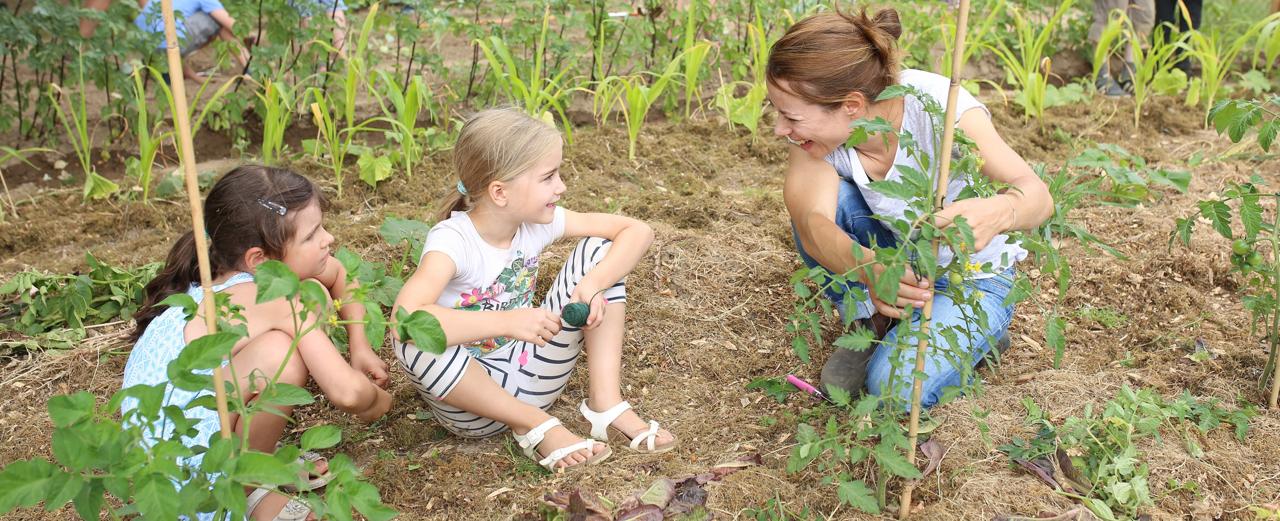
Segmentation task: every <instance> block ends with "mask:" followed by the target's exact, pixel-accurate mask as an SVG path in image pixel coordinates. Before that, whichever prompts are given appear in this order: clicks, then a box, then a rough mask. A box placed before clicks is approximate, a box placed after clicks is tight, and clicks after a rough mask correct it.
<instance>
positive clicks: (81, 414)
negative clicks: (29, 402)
mask: <svg viewBox="0 0 1280 521" xmlns="http://www.w3.org/2000/svg"><path fill="white" fill-rule="evenodd" d="M93 403H94V398H93V395H92V394H89V393H88V392H87V391H80V392H78V393H75V394H62V395H58V396H54V397H53V398H50V399H49V418H50V419H52V420H53V426H54V427H57V428H60V429H62V428H66V427H70V426H72V425H74V424H76V423H78V422H79V421H80V420H82V419H85V418H87V417H89V416H90V415H91V414H93Z"/></svg>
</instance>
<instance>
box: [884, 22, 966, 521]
mask: <svg viewBox="0 0 1280 521" xmlns="http://www.w3.org/2000/svg"><path fill="white" fill-rule="evenodd" d="M957 10H958V11H959V17H958V18H957V19H956V44H955V47H953V48H952V57H951V64H952V65H951V88H950V90H948V91H947V113H946V116H944V117H943V121H942V149H941V150H938V151H937V153H938V157H937V160H938V161H939V162H940V163H939V165H938V179H937V180H936V182H935V183H934V186H935V191H936V194H935V198H934V203H933V205H934V208H936V209H939V210H941V209H942V204H943V202H944V200H945V198H946V196H947V184H948V181H949V178H950V176H951V146H952V144H953V142H954V141H955V135H956V125H955V119H956V98H957V97H958V96H959V94H960V71H961V70H963V69H964V63H963V62H962V61H961V60H963V59H964V37H965V33H966V32H968V28H969V0H960V5H959V7H957ZM933 251H934V254H935V256H936V255H937V252H938V239H936V238H935V239H933ZM932 317H933V299H929V300H926V301H925V303H924V309H923V310H921V320H920V343H919V344H917V345H916V369H915V371H914V372H913V373H912V376H911V380H912V382H911V419H910V423H908V427H907V461H909V462H911V465H912V466H915V464H916V440H917V439H918V438H919V435H920V394H921V392H922V391H923V389H924V380H921V379H920V376H919V375H920V374H921V373H923V372H924V357H925V351H927V350H928V348H929V320H930V319H931V318H932ZM915 486H916V483H915V481H908V482H907V483H906V485H905V486H903V488H902V497H901V499H900V500H899V502H898V519H906V517H907V514H909V513H911V492H912V491H913V490H914V489H915Z"/></svg>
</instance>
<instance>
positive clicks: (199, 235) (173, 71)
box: [160, 0, 231, 439]
mask: <svg viewBox="0 0 1280 521" xmlns="http://www.w3.org/2000/svg"><path fill="white" fill-rule="evenodd" d="M160 12H161V13H162V14H163V16H164V45H165V50H166V54H167V55H168V58H169V85H170V89H171V92H172V93H173V103H174V110H175V111H177V113H176V114H174V115H173V124H174V126H176V127H178V139H179V140H180V141H179V142H180V143H181V144H182V146H181V147H179V148H180V150H181V151H182V173H183V174H184V177H185V178H186V182H187V204H189V205H191V233H192V235H193V236H194V238H195V240H196V261H197V263H198V265H199V267H200V289H201V290H203V291H204V295H205V298H204V300H202V301H201V302H200V306H201V307H202V308H203V311H204V323H205V327H206V328H208V332H209V333H213V332H215V331H217V330H218V316H217V311H218V310H217V306H215V305H214V301H216V300H217V299H215V298H213V276H212V274H211V273H210V270H209V243H208V241H207V240H205V230H204V206H203V205H202V204H201V202H200V184H199V182H198V181H197V178H196V153H195V145H194V144H192V142H191V121H190V120H189V119H188V117H187V114H188V112H187V88H186V83H185V82H186V79H185V78H183V75H182V55H181V54H180V50H179V49H180V48H179V47H178V31H177V29H175V27H176V26H175V25H174V19H173V0H161V1H160ZM224 362H225V360H224ZM223 381H225V378H224V377H223V374H222V366H221V365H219V366H218V367H216V368H214V370H213V391H214V397H215V399H216V401H217V404H218V422H219V423H220V424H221V426H222V437H223V439H227V438H230V437H231V414H230V412H229V411H228V410H227V391H226V389H225V388H224V387H223V384H222V382H223Z"/></svg>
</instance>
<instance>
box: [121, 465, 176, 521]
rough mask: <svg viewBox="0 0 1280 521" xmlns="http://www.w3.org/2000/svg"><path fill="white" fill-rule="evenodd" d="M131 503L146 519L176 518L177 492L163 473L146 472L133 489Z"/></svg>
mask: <svg viewBox="0 0 1280 521" xmlns="http://www.w3.org/2000/svg"><path fill="white" fill-rule="evenodd" d="M131 499H133V504H134V505H136V506H137V507H138V512H139V513H141V514H142V516H143V517H144V518H147V519H177V518H178V494H177V489H175V488H174V487H173V482H172V481H170V480H169V477H168V476H165V475H164V474H159V473H154V474H147V475H146V476H143V477H142V478H141V479H139V480H138V482H137V485H136V486H135V488H134V490H133V497H132V498H131Z"/></svg>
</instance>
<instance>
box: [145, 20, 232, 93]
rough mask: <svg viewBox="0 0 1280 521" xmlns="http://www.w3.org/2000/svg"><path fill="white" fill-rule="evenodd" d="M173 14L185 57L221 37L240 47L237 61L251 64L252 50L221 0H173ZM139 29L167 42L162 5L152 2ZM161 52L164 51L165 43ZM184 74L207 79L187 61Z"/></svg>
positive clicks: (191, 78)
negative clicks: (236, 30)
mask: <svg viewBox="0 0 1280 521" xmlns="http://www.w3.org/2000/svg"><path fill="white" fill-rule="evenodd" d="M173 14H174V16H175V17H176V20H175V23H176V24H177V26H176V27H175V29H177V32H178V40H179V42H181V45H182V48H181V54H182V56H183V57H186V56H187V55H189V54H191V53H193V52H196V51H198V50H200V49H202V48H204V47H205V46H207V45H209V43H210V42H212V41H213V39H214V38H215V37H216V38H219V39H222V40H225V41H228V42H232V43H233V44H234V45H235V47H236V52H235V57H236V61H238V62H240V67H241V68H244V67H246V66H248V64H249V51H247V50H246V49H245V48H244V46H243V45H241V43H240V40H238V39H236V37H235V34H233V33H232V32H231V27H232V26H233V25H235V23H236V20H235V19H234V18H232V17H231V14H230V13H228V12H227V9H226V8H225V7H223V6H222V2H219V1H218V0H173ZM133 23H134V25H137V26H138V28H139V29H142V30H143V31H147V32H150V33H153V34H156V35H159V37H160V39H161V41H162V42H163V39H164V19H163V18H162V17H161V14H160V3H159V2H148V3H147V5H145V6H144V7H143V8H142V12H141V13H139V14H138V18H136V19H135V20H134V21H133ZM159 48H160V49H164V44H163V43H161V45H160V46H159ZM182 74H183V75H184V76H185V77H186V78H187V79H189V80H196V81H200V80H202V79H203V78H202V77H201V75H200V74H199V73H197V72H196V71H195V70H194V69H192V68H191V64H190V63H189V62H187V61H184V62H183V63H182Z"/></svg>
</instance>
